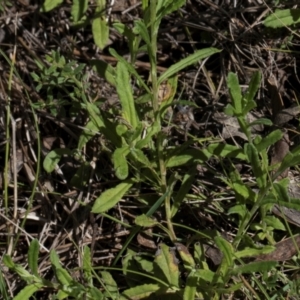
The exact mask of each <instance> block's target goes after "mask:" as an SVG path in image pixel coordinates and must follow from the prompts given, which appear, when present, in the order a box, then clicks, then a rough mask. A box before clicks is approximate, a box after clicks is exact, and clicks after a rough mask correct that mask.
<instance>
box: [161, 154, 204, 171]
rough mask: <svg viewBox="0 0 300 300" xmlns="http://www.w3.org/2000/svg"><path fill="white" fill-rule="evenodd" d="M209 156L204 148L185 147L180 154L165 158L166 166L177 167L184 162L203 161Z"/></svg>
mask: <svg viewBox="0 0 300 300" xmlns="http://www.w3.org/2000/svg"><path fill="white" fill-rule="evenodd" d="M209 158H210V154H209V153H208V152H207V151H205V150H198V149H187V150H184V151H183V153H182V154H180V155H176V156H172V157H170V158H169V159H168V160H167V167H168V168H172V167H178V166H182V165H185V164H190V163H194V162H195V161H198V162H205V161H207V160H208V159H209Z"/></svg>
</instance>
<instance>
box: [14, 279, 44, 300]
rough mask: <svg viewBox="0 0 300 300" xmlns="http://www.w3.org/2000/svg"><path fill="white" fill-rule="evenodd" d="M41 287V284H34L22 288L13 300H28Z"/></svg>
mask: <svg viewBox="0 0 300 300" xmlns="http://www.w3.org/2000/svg"><path fill="white" fill-rule="evenodd" d="M42 287H43V284H42V283H34V284H30V285H27V286H26V287H24V288H23V289H22V290H21V291H20V292H19V293H18V294H17V295H16V296H15V297H14V300H27V299H28V300H29V299H32V296H33V294H34V293H35V292H37V291H38V290H39V289H41V288H42Z"/></svg>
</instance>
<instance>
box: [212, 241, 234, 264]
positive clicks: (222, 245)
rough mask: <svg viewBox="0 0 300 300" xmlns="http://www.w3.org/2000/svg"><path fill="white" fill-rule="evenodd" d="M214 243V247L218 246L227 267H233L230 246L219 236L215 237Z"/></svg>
mask: <svg viewBox="0 0 300 300" xmlns="http://www.w3.org/2000/svg"><path fill="white" fill-rule="evenodd" d="M215 242H216V245H217V246H218V248H219V249H220V250H221V252H222V253H223V255H224V258H225V260H226V262H227V266H228V267H231V266H232V265H233V248H232V245H231V244H230V243H229V242H227V241H226V240H225V239H224V238H222V237H220V236H216V237H215Z"/></svg>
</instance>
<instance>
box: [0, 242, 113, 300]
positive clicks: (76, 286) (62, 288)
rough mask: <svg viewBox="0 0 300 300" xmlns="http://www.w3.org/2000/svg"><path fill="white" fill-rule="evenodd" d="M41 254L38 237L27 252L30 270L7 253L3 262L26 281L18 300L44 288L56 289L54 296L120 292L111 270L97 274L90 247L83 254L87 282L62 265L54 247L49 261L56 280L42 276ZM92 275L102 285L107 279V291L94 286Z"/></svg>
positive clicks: (93, 296)
mask: <svg viewBox="0 0 300 300" xmlns="http://www.w3.org/2000/svg"><path fill="white" fill-rule="evenodd" d="M38 254H39V242H38V241H37V240H32V241H31V243H30V247H29V250H28V255H27V260H28V267H29V271H27V270H26V269H25V268H24V267H22V266H21V265H18V264H15V263H14V262H13V261H12V259H11V257H10V256H9V255H5V256H4V258H3V262H4V264H5V265H6V266H7V267H8V268H10V269H11V270H12V271H14V272H16V273H17V274H18V275H19V276H20V277H21V279H22V280H24V281H25V282H26V284H27V285H26V287H24V288H23V289H22V290H21V291H20V292H19V293H18V295H16V296H15V297H14V299H15V300H18V299H30V297H31V296H32V295H34V294H35V292H37V291H39V290H42V289H44V288H47V289H50V290H51V291H53V295H54V297H55V299H66V298H67V297H71V298H72V299H83V298H85V299H105V298H104V297H106V296H107V295H109V296H110V297H111V296H112V294H114V293H117V287H116V284H115V283H114V282H113V280H112V279H111V278H110V274H108V273H107V272H104V271H103V272H102V273H100V277H99V276H98V275H97V274H93V268H92V265H91V255H90V250H89V248H88V247H85V248H84V250H83V254H82V260H83V266H82V271H83V274H84V279H85V283H84V284H82V283H79V282H78V281H76V280H74V278H73V277H72V275H71V274H70V273H69V272H68V270H66V269H65V268H63V267H62V265H61V263H60V261H59V257H58V255H57V254H56V252H55V251H53V250H52V251H51V252H50V262H51V266H52V271H53V274H54V276H55V279H56V282H53V281H48V280H45V279H43V278H42V277H41V276H40V275H39V270H38ZM92 275H94V276H95V278H96V279H97V280H99V281H98V285H99V286H101V283H102V282H104V280H105V282H106V284H107V285H108V286H109V287H106V286H105V284H102V287H103V290H104V292H101V291H100V290H99V288H97V287H95V286H94V283H93V280H92Z"/></svg>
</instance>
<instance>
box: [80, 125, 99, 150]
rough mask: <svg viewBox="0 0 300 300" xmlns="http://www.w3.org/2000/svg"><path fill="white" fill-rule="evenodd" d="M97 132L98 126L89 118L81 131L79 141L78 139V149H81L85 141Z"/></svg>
mask: <svg viewBox="0 0 300 300" xmlns="http://www.w3.org/2000/svg"><path fill="white" fill-rule="evenodd" d="M98 132H99V130H98V126H97V125H96V124H95V122H94V121H93V120H90V121H89V122H88V123H87V124H86V125H85V127H84V130H83V131H82V133H81V135H80V137H79V141H78V149H79V150H81V149H82V148H83V147H84V146H85V145H86V143H87V142H88V141H89V140H90V139H91V138H92V137H93V136H95V135H96V134H97V133H98Z"/></svg>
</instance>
